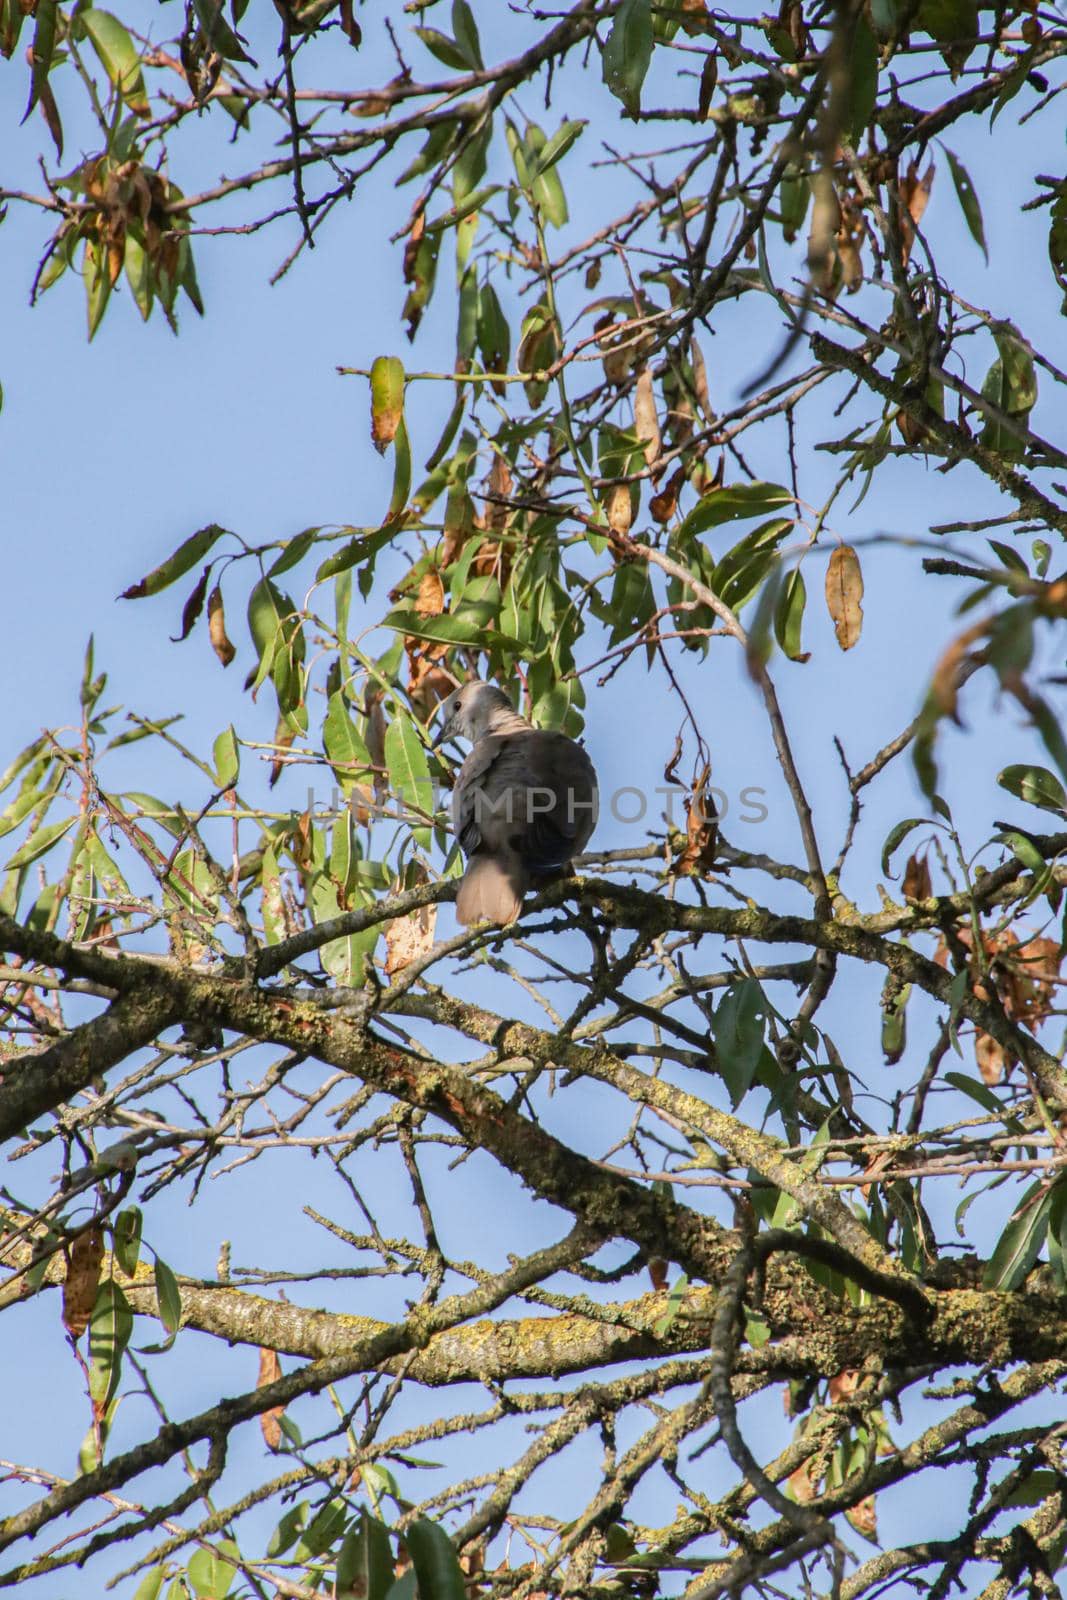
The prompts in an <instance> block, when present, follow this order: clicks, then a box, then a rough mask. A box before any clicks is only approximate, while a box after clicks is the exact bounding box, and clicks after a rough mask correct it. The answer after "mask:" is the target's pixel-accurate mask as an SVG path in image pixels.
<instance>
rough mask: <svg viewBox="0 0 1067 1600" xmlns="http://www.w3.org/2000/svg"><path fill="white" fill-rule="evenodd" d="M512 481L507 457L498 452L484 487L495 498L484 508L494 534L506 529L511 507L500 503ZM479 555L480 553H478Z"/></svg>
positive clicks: (510, 488)
mask: <svg viewBox="0 0 1067 1600" xmlns="http://www.w3.org/2000/svg"><path fill="white" fill-rule="evenodd" d="M513 481H514V480H513V479H512V476H511V467H510V466H509V465H508V460H507V457H506V456H503V455H500V454H499V452H498V453H497V454H496V455H494V457H493V464H492V466H491V467H490V468H489V481H488V483H487V485H486V487H487V489H488V490H489V493H490V494H491V495H493V496H494V497H495V498H494V499H492V500H489V501H488V502H487V504H486V508H485V514H486V522H487V524H488V526H489V527H490V528H492V529H493V530H494V532H496V533H499V532H500V531H501V529H503V528H506V527H507V524H508V519H509V518H510V516H511V507H510V506H508V505H502V504H501V503H500V502H501V500H507V499H508V498H509V496H510V494H511V490H512V487H513ZM480 554H481V552H480V551H479V555H480Z"/></svg>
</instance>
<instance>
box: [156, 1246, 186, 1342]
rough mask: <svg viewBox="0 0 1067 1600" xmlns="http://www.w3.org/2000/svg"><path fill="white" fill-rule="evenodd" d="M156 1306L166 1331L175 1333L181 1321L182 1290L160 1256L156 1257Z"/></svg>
mask: <svg viewBox="0 0 1067 1600" xmlns="http://www.w3.org/2000/svg"><path fill="white" fill-rule="evenodd" d="M155 1275H156V1306H157V1307H158V1310H159V1320H160V1321H161V1322H162V1324H163V1326H164V1327H165V1328H166V1330H167V1332H168V1333H171V1334H174V1333H177V1331H178V1329H179V1328H180V1327H181V1321H182V1292H181V1290H180V1289H179V1287H178V1280H177V1278H176V1277H175V1276H174V1274H173V1272H172V1271H171V1270H170V1268H169V1267H168V1266H167V1263H166V1262H165V1261H164V1260H163V1258H162V1256H157V1257H156V1274H155Z"/></svg>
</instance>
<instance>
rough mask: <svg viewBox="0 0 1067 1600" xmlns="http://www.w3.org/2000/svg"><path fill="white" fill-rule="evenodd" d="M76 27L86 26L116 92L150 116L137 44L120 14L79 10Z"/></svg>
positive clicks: (140, 111) (133, 109) (139, 113)
mask: <svg viewBox="0 0 1067 1600" xmlns="http://www.w3.org/2000/svg"><path fill="white" fill-rule="evenodd" d="M76 20H77V26H78V27H79V28H81V29H84V31H85V33H86V35H87V36H88V38H89V41H90V43H91V44H92V47H93V49H94V50H95V51H96V54H97V55H98V56H99V58H100V65H101V66H102V67H103V69H104V71H105V72H106V73H107V75H108V77H109V78H110V79H111V82H112V83H113V84H114V86H115V89H116V91H117V92H118V93H119V94H120V95H121V96H122V98H123V100H125V102H126V104H127V105H128V106H129V108H130V110H131V111H132V112H134V113H135V114H136V115H137V116H139V117H147V116H149V115H150V112H151V107H150V106H149V104H148V96H147V94H146V93H145V86H144V74H143V73H142V71H141V57H140V54H139V52H138V49H137V46H136V45H135V44H134V42H133V40H132V39H131V38H130V35H129V34H128V33H127V31H126V29H125V27H124V26H123V24H122V23H121V22H120V21H119V19H118V17H113V16H112V15H111V12H110V11H97V10H95V9H94V10H90V11H79V12H77V13H76Z"/></svg>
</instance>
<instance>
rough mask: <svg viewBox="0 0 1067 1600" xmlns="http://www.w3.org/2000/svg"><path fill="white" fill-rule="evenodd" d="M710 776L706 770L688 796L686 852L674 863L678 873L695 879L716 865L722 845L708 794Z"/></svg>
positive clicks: (716, 816)
mask: <svg viewBox="0 0 1067 1600" xmlns="http://www.w3.org/2000/svg"><path fill="white" fill-rule="evenodd" d="M709 776H710V774H709V771H708V768H707V767H705V768H704V769H703V771H702V772H701V774H700V776H699V778H698V779H697V781H696V783H695V784H694V785H693V789H692V793H691V794H690V796H689V803H688V811H687V814H686V824H685V848H684V850H683V851H682V853H681V855H680V856H679V857H678V859H677V861H676V862H675V863H674V870H675V872H681V873H685V874H687V875H690V876H692V875H695V874H697V873H703V872H710V871H711V869H712V867H713V866H714V865H715V852H716V850H717V848H718V843H719V830H718V815H717V813H716V810H715V802H714V800H712V798H711V796H710V795H709V794H708V792H707V783H708V778H709Z"/></svg>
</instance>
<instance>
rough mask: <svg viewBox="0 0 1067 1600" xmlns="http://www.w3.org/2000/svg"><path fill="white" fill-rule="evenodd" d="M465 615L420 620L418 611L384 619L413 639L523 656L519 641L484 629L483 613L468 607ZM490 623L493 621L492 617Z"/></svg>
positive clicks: (387, 625)
mask: <svg viewBox="0 0 1067 1600" xmlns="http://www.w3.org/2000/svg"><path fill="white" fill-rule="evenodd" d="M491 609H493V608H487V610H491ZM465 612H466V614H465V615H464V616H462V617H453V616H449V615H447V614H442V615H440V616H436V617H420V616H419V614H418V612H417V611H390V613H389V615H388V616H387V617H383V618H382V623H381V625H382V627H383V628H395V629H396V630H397V632H398V633H402V634H404V635H405V636H406V637H409V638H412V639H433V640H434V641H435V642H436V643H438V644H453V645H467V646H469V647H470V648H472V649H475V650H492V649H494V648H495V649H498V650H507V651H509V652H511V653H513V654H515V655H521V654H522V653H523V651H524V649H525V646H524V645H523V644H522V642H521V641H520V640H519V639H515V638H513V637H512V636H511V635H510V634H507V633H498V632H497V630H496V629H495V628H488V627H483V626H481V625H480V624H479V622H478V621H476V620H475V618H476V617H477V616H478V615H479V613H478V612H477V611H476V610H475V608H474V607H467V608H465ZM486 620H487V621H488V620H489V619H488V616H487V618H486Z"/></svg>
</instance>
